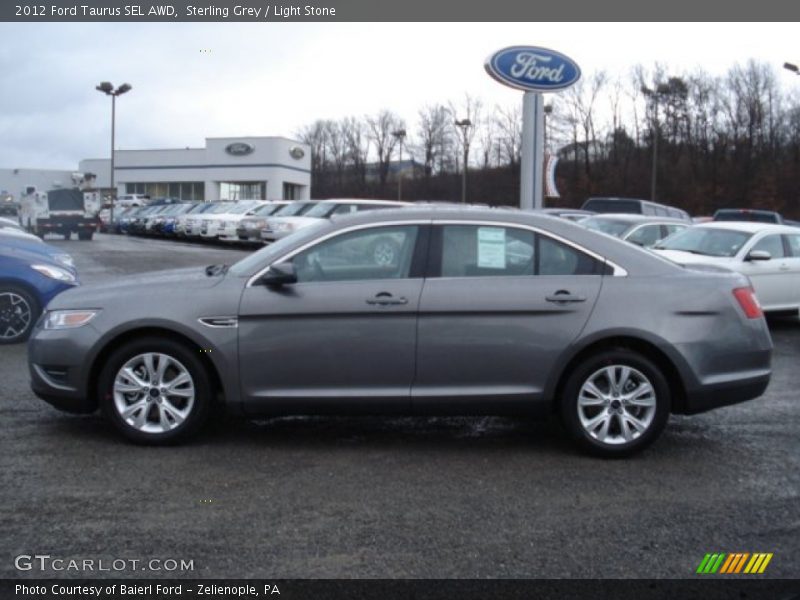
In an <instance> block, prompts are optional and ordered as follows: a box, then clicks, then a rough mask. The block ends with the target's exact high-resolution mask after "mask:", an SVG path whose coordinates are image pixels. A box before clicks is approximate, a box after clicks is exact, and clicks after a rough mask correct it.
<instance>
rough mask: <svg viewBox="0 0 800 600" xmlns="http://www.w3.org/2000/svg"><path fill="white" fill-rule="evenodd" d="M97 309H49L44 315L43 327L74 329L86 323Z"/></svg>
mask: <svg viewBox="0 0 800 600" xmlns="http://www.w3.org/2000/svg"><path fill="white" fill-rule="evenodd" d="M98 312H100V311H99V310H51V311H48V312H47V313H46V314H45V316H44V328H45V329H75V328H76V327H81V326H83V325H86V324H87V323H88V322H89V321H91V320H92V319H93V318H94V316H95V315H96V314H97V313H98Z"/></svg>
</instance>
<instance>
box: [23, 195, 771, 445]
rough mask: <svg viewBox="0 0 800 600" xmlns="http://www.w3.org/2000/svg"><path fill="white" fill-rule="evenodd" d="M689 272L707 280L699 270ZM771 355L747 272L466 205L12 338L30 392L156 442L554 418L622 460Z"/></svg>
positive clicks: (162, 283)
mask: <svg viewBox="0 0 800 600" xmlns="http://www.w3.org/2000/svg"><path fill="white" fill-rule="evenodd" d="M701 269H702V270H701ZM771 351H772V343H771V340H770V335H769V331H768V329H767V326H766V323H765V321H764V317H763V315H762V313H761V309H760V307H759V304H758V302H757V300H756V299H755V296H754V294H753V290H752V288H751V287H750V284H749V282H748V280H747V278H746V277H744V276H742V275H739V274H736V273H732V272H728V271H724V270H721V269H715V268H713V267H695V268H687V267H682V266H679V265H677V264H674V263H672V262H670V261H667V260H664V259H662V258H659V257H658V256H655V255H653V254H651V253H649V252H647V251H645V250H642V249H640V248H638V247H635V246H632V245H630V244H626V243H625V242H622V241H620V240H617V239H614V238H611V237H609V236H606V235H602V234H598V233H595V232H592V231H588V230H586V229H584V228H582V227H580V226H578V225H575V224H573V223H570V222H567V221H565V220H563V219H556V218H553V217H548V216H543V215H537V214H532V213H523V212H516V211H504V210H492V209H479V208H468V207H460V208H453V207H437V206H430V207H426V208H407V209H402V210H394V209H392V210H385V211H374V212H367V213H362V214H357V215H355V216H348V217H343V218H338V219H337V218H335V219H333V220H332V221H327V220H326V221H322V222H320V223H319V224H318V225H314V226H312V227H309V228H307V229H304V230H302V231H300V232H298V233H297V234H295V235H293V236H289V237H287V238H285V239H283V240H281V241H279V242H277V243H275V244H273V245H271V246H269V247H267V248H264V249H262V250H260V251H258V252H255V253H254V254H252V255H250V256H248V257H246V258H245V259H244V260H241V261H240V262H238V263H236V264H234V265H232V266H230V267H228V266H224V265H216V266H210V267H207V268H205V269H202V268H198V269H183V270H179V271H165V272H158V273H152V274H145V275H140V276H136V277H129V278H125V279H121V280H117V281H114V282H112V283H109V284H104V285H93V286H90V285H87V286H83V287H81V288H78V289H75V290H70V291H67V292H65V293H63V294H61V295H60V296H58V297H57V298H56V299H55V300H53V301H52V302H51V303H50V305H49V306H48V307H47V310H46V312H45V314H44V315H43V316H42V318H41V319H40V321H39V323H38V324H37V327H36V329H35V331H34V333H33V336H32V339H31V341H30V343H29V363H30V372H31V378H32V387H33V390H34V392H35V393H36V394H37V395H38V396H39V397H41V398H43V399H44V400H46V401H48V402H49V403H51V404H52V405H53V406H55V407H57V408H59V409H62V410H65V411H69V412H75V413H88V412H92V411H95V410H97V409H98V408H99V409H100V410H102V411H103V413H105V415H106V416H107V417H108V419H109V420H110V421H111V423H113V425H114V426H115V427H116V428H117V429H118V430H119V431H120V432H121V433H122V434H123V435H125V436H127V437H128V438H129V439H131V440H133V441H135V442H141V443H154V444H158V443H172V442H177V441H179V440H183V439H185V438H186V437H187V436H189V435H190V434H193V433H196V432H197V431H198V430H199V429H200V428H201V426H202V425H203V424H204V423H205V422H207V421H208V420H209V417H210V415H211V414H212V411H213V410H214V409H215V408H216V407H220V406H224V407H225V408H227V409H228V410H229V411H231V412H234V413H238V414H240V415H245V416H269V415H296V414H346V415H359V414H392V415H395V414H413V415H449V414H458V415H487V414H489V415H509V414H511V415H547V414H550V413H557V414H559V415H560V417H561V419H562V421H563V423H564V425H565V427H566V429H567V431H568V433H569V435H570V436H571V437H572V438H574V440H575V441H576V442H577V443H578V444H579V445H580V446H581V447H582V448H584V449H586V450H588V451H590V452H593V453H595V454H600V455H604V456H623V455H629V454H631V453H633V452H636V451H639V450H641V449H643V448H644V447H646V446H647V445H648V444H650V443H651V442H653V441H654V440H655V439H656V438H657V437H658V436H659V434H660V433H661V431H662V430H663V428H664V425H665V423H666V421H667V419H668V417H669V414H670V413H681V414H692V413H699V412H703V411H706V410H709V409H712V408H716V407H720V406H723V405H727V404H733V403H737V402H742V401H745V400H749V399H752V398H756V397H758V396H759V395H761V394H762V393H763V392H764V389H765V388H766V386H767V384H768V382H769V378H770V372H771V371H770V356H771Z"/></svg>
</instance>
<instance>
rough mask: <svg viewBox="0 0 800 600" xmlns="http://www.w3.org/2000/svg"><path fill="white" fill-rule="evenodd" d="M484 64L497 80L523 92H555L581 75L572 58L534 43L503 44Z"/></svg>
mask: <svg viewBox="0 0 800 600" xmlns="http://www.w3.org/2000/svg"><path fill="white" fill-rule="evenodd" d="M484 67H485V68H486V72H487V73H489V75H491V76H492V77H493V78H495V79H496V80H497V81H499V82H500V83H502V84H505V85H507V86H510V87H513V88H516V89H518V90H523V91H526V92H556V91H558V90H563V89H565V88H568V87H569V86H571V85H572V84H573V83H575V82H576V81H578V79H580V78H581V70H580V67H578V65H577V64H575V61H574V60H572V59H571V58H569V57H567V56H564V55H563V54H561V53H560V52H556V51H555V50H548V49H547V48H539V47H537V46H511V47H510V48H503V49H502V50H498V51H497V52H495V53H494V54H492V55H491V56H490V57H489V58H488V59H486V63H485V64H484Z"/></svg>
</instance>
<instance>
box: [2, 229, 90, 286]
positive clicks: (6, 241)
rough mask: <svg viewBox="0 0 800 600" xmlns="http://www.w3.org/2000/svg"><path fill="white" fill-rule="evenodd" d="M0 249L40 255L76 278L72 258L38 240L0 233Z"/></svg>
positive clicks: (59, 249)
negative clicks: (11, 249)
mask: <svg viewBox="0 0 800 600" xmlns="http://www.w3.org/2000/svg"><path fill="white" fill-rule="evenodd" d="M2 248H17V249H19V250H24V251H25V252H33V253H34V254H41V255H42V256H44V257H45V258H46V259H47V260H49V261H51V262H55V263H56V264H57V265H59V266H61V267H65V268H66V269H67V270H68V271H70V272H71V273H72V274H73V275H76V276H77V274H78V273H77V271H76V270H75V261H73V260H72V257H71V256H70V255H69V254H67V253H66V252H64V251H63V250H62V249H61V248H56V247H55V246H51V245H50V244H45V243H44V242H42V241H41V240H39V239H27V238H21V237H16V236H11V235H3V234H2V232H0V249H2Z"/></svg>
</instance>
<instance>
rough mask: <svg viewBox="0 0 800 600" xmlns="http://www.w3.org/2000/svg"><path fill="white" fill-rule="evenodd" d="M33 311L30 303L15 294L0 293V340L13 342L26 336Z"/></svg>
mask: <svg viewBox="0 0 800 600" xmlns="http://www.w3.org/2000/svg"><path fill="white" fill-rule="evenodd" d="M32 318H33V311H32V310H31V306H30V304H29V303H28V301H27V300H26V299H25V298H23V297H22V296H20V295H19V294H17V293H15V292H0V338H3V339H4V340H13V339H16V338H18V337H21V336H22V335H24V333H25V332H26V331H27V330H28V327H29V326H30V324H31V319H32Z"/></svg>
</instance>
